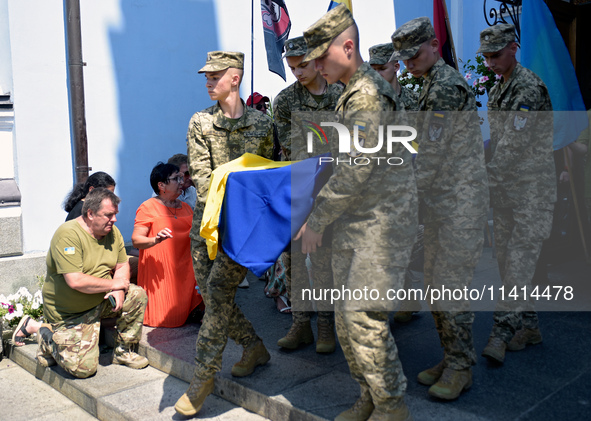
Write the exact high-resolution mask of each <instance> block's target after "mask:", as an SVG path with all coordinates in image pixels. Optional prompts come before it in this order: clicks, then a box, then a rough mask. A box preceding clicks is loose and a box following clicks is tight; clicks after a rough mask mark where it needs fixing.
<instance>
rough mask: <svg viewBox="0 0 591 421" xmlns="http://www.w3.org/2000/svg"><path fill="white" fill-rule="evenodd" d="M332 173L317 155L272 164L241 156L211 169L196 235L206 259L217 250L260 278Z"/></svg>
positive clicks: (282, 249) (281, 249) (309, 209)
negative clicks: (202, 244) (221, 249)
mask: <svg viewBox="0 0 591 421" xmlns="http://www.w3.org/2000/svg"><path fill="white" fill-rule="evenodd" d="M331 174H332V165H331V164H330V163H326V162H324V163H320V161H319V159H318V157H315V158H308V159H306V160H304V161H298V162H275V161H270V160H268V159H265V158H262V157H260V156H257V155H252V154H248V153H247V154H244V155H243V156H241V157H240V158H238V159H235V160H233V161H230V162H228V163H226V164H224V165H221V166H220V167H218V168H216V169H215V170H214V171H213V174H212V178H211V182H210V186H209V193H208V195H207V203H206V205H205V212H204V215H203V219H202V222H201V231H200V234H201V236H202V237H203V238H205V240H206V243H207V250H208V253H209V257H210V259H215V256H216V254H217V250H218V246H219V245H221V246H222V248H223V249H224V252H225V253H226V254H227V255H228V256H229V257H230V258H231V259H232V260H234V261H235V262H236V263H239V264H240V265H242V266H244V267H246V268H248V269H249V270H251V271H252V272H253V273H254V274H255V275H257V276H262V274H263V273H265V271H266V270H267V269H268V268H270V267H271V266H272V265H273V264H274V263H275V261H277V258H278V257H279V255H280V254H281V253H282V252H283V251H284V250H285V249H286V248H288V247H289V244H290V242H291V239H292V238H293V237H294V236H295V235H296V234H297V232H298V230H299V229H300V227H301V226H302V225H303V224H304V222H305V221H306V218H307V217H308V214H309V213H310V211H311V210H312V206H313V204H314V199H315V198H316V195H317V194H318V192H319V191H320V189H321V188H322V186H323V185H324V183H326V181H327V180H328V178H329V177H330V175H331Z"/></svg>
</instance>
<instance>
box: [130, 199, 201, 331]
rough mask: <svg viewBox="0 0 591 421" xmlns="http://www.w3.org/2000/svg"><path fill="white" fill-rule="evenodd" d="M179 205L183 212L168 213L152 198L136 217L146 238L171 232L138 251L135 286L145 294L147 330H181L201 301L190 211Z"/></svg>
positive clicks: (170, 211)
mask: <svg viewBox="0 0 591 421" xmlns="http://www.w3.org/2000/svg"><path fill="white" fill-rule="evenodd" d="M181 203H182V208H180V209H171V208H167V207H166V206H164V205H163V204H161V203H160V202H159V201H158V200H156V199H155V198H151V199H148V200H146V201H145V202H144V203H142V204H141V206H140V207H139V208H138V210H137V212H136V215H135V224H136V225H142V226H145V227H148V229H149V231H148V234H147V236H148V237H155V236H156V235H157V234H158V232H159V231H161V230H162V229H164V228H170V229H171V230H172V237H173V238H168V239H166V240H164V241H163V242H161V243H160V244H156V245H155V246H153V247H150V248H149V249H145V250H140V258H139V264H138V276H137V284H138V285H139V286H141V287H142V288H143V289H145V290H146V293H147V294H148V306H147V308H146V314H145V316H144V325H146V326H152V327H178V326H182V325H183V324H184V323H185V321H186V320H187V317H188V315H189V313H190V312H191V310H193V309H194V308H195V307H197V306H198V305H199V304H200V303H201V301H202V300H203V299H202V298H201V295H200V294H199V293H198V292H197V290H196V289H195V286H196V285H197V284H196V282H195V274H194V272H193V262H192V259H191V240H190V239H189V231H190V230H191V223H192V221H193V211H192V210H191V207H190V206H189V205H187V204H186V203H183V202H181ZM175 212H176V214H175ZM175 216H176V218H175Z"/></svg>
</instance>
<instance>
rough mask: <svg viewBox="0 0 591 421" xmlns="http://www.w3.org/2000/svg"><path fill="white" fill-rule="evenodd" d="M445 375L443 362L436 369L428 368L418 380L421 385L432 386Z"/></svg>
mask: <svg viewBox="0 0 591 421" xmlns="http://www.w3.org/2000/svg"><path fill="white" fill-rule="evenodd" d="M442 374H443V360H441V362H440V363H439V364H437V365H436V366H435V367H431V368H428V369H426V370H424V371H421V372H420V373H419V375H418V376H417V380H418V382H419V383H420V384H424V385H425V386H432V385H434V384H435V383H437V380H439V378H440V377H441V375H442Z"/></svg>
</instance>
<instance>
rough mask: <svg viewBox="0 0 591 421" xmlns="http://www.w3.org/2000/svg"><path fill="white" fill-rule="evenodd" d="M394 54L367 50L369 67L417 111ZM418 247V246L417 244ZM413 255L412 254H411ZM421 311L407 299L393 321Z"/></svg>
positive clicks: (387, 49) (383, 47)
mask: <svg viewBox="0 0 591 421" xmlns="http://www.w3.org/2000/svg"><path fill="white" fill-rule="evenodd" d="M392 54H394V46H393V45H392V43H391V42H388V43H386V44H378V45H374V46H373V47H370V48H369V61H368V63H369V65H370V66H371V67H372V68H373V69H374V70H375V71H376V72H378V73H379V74H380V76H382V77H383V78H384V79H386V81H387V82H389V83H390V85H392V88H394V91H395V92H396V93H397V94H398V99H399V102H400V103H401V105H402V106H403V107H404V109H405V110H407V111H417V109H418V108H419V94H418V93H416V92H414V91H411V90H410V89H408V88H406V87H404V86H401V85H400V82H398V70H399V69H400V63H399V62H398V60H393V61H390V59H391V58H392ZM417 246H418V244H417ZM413 254H414V253H413ZM412 281H413V274H412V272H411V271H410V270H409V269H407V270H406V274H405V275H404V289H405V290H407V291H408V290H409V289H411V288H412ZM420 309H421V303H420V302H419V301H418V300H415V299H407V300H404V301H402V303H401V304H400V310H399V311H397V312H396V314H394V321H396V322H398V323H407V322H410V321H411V320H412V315H413V313H416V312H418V311H419V310H420Z"/></svg>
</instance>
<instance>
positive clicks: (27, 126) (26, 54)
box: [8, 0, 72, 252]
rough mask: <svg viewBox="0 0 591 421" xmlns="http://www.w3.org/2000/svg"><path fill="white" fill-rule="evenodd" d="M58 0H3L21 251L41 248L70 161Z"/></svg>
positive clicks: (58, 215) (54, 220)
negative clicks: (21, 234) (6, 15)
mask: <svg viewBox="0 0 591 421" xmlns="http://www.w3.org/2000/svg"><path fill="white" fill-rule="evenodd" d="M62 5H63V2H62V1H60V0H45V1H22V0H9V1H8V16H9V30H10V37H9V42H10V54H11V63H12V80H13V89H12V100H13V102H14V136H15V139H16V142H15V144H16V145H15V146H16V147H15V152H16V162H15V169H16V180H17V183H18V186H19V188H20V191H21V194H22V202H21V209H22V224H23V237H24V238H23V240H24V244H23V246H24V250H25V252H31V251H36V250H46V249H47V247H48V246H49V239H50V238H51V235H52V234H53V232H54V231H55V229H56V227H57V225H58V224H59V222H60V221H63V219H64V216H63V214H64V212H63V211H61V210H60V203H61V201H62V200H63V196H64V192H66V191H67V190H68V189H69V188H71V183H72V165H71V153H70V129H69V118H68V95H67V85H66V60H65V49H64V41H63V40H64V14H63V6H62Z"/></svg>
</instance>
